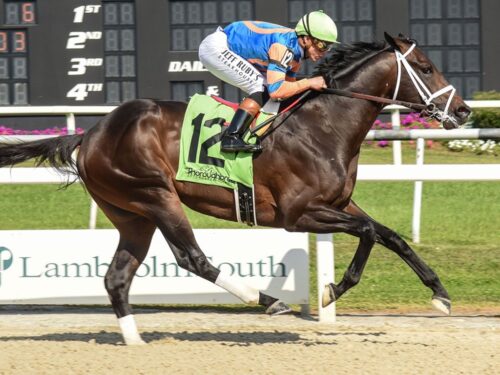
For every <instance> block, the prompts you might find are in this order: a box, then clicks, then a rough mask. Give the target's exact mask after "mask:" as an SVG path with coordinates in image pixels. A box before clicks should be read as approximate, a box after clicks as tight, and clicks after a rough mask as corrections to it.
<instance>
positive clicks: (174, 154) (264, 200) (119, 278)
mask: <svg viewBox="0 0 500 375" xmlns="http://www.w3.org/2000/svg"><path fill="white" fill-rule="evenodd" d="M403 68H404V70H403ZM314 74H316V75H323V77H324V78H325V81H326V82H327V85H328V86H329V87H331V88H336V89H342V90H349V92H361V93H364V94H369V95H372V96H376V97H379V98H385V99H388V98H391V97H392V98H393V99H396V98H397V99H399V100H405V101H408V102H410V103H419V104H422V103H423V104H424V106H428V107H433V108H434V109H433V111H432V112H433V115H434V116H437V117H439V118H440V119H441V120H442V121H443V126H444V127H445V128H446V129H451V128H456V127H458V126H459V125H461V124H463V123H464V122H465V121H466V120H467V118H468V116H469V115H470V112H471V111H470V108H469V107H468V106H467V105H466V104H465V103H464V101H463V100H462V99H461V98H460V97H459V96H458V95H453V94H454V89H453V88H451V86H449V85H448V83H447V82H446V80H445V78H444V77H443V75H442V74H441V73H440V72H439V71H438V70H437V69H436V67H435V65H434V64H433V63H432V62H431V61H429V59H428V58H427V57H426V56H425V55H424V53H423V52H422V51H421V50H420V49H419V48H417V47H416V46H415V43H413V41H411V40H410V39H406V38H401V37H399V38H395V37H391V36H389V35H388V34H386V42H373V43H361V42H360V43H354V44H352V45H346V46H342V45H341V46H339V47H338V48H336V49H335V50H334V51H332V52H330V53H329V55H328V56H327V57H326V58H325V60H324V61H323V62H322V63H320V64H319V65H318V67H317V68H316V70H315V73H314ZM383 106H384V103H380V102H377V101H373V100H366V99H357V98H350V97H345V96H338V95H329V94H328V93H313V95H310V96H309V97H308V98H307V100H305V102H303V103H302V104H301V105H300V106H299V107H298V108H297V109H296V110H295V111H294V112H293V113H292V114H291V115H287V116H286V119H285V120H284V122H283V123H282V124H281V125H280V126H279V127H277V128H275V129H273V131H272V132H271V133H269V134H268V135H267V136H265V137H264V139H263V146H264V151H263V152H262V153H260V154H258V155H255V156H254V160H253V164H254V186H255V210H256V215H257V219H258V223H259V224H260V225H264V226H269V227H280V228H285V229H286V230H288V231H299V232H312V233H333V232H345V233H348V234H350V235H353V236H356V237H358V238H359V245H358V247H357V249H356V251H355V254H354V257H353V259H352V262H351V263H350V265H349V267H348V269H347V271H346V272H345V274H344V275H343V277H342V280H341V281H340V282H339V283H338V284H334V283H331V284H329V285H326V286H325V287H324V292H323V301H322V303H323V305H328V304H329V303H331V302H333V301H335V300H336V299H338V298H339V297H341V296H342V295H343V294H344V293H345V292H346V291H347V290H348V289H350V288H351V287H353V286H354V285H356V284H357V283H358V282H359V280H360V277H361V274H362V272H363V269H364V267H365V264H366V262H367V259H368V257H369V255H370V251H371V249H372V247H373V245H374V244H375V242H378V243H380V244H382V245H384V246H385V247H387V248H388V249H390V250H392V251H393V252H395V253H396V254H397V255H398V256H400V257H401V258H402V259H403V260H404V261H405V262H406V263H407V264H408V265H409V266H410V267H411V268H412V269H413V271H414V272H415V273H416V274H417V275H418V277H419V278H420V280H421V281H422V282H423V284H424V285H425V286H427V287H429V288H430V289H431V290H432V292H433V295H432V302H433V305H434V306H435V307H436V308H438V309H439V310H441V311H443V312H444V313H447V314H449V313H450V308H451V302H450V298H449V295H448V293H447V291H446V289H445V288H444V286H443V285H442V284H441V281H440V280H439V278H438V276H437V275H436V274H435V273H434V271H432V270H431V268H430V267H429V266H427V265H426V264H425V263H424V261H423V260H422V259H420V258H419V257H418V256H417V255H416V254H415V252H414V251H413V250H412V249H411V247H410V246H409V245H408V244H407V243H406V242H405V241H404V240H403V239H402V238H401V237H400V236H399V235H398V234H397V233H395V232H394V231H393V230H391V229H389V228H387V227H385V226H383V225H381V224H379V223H378V222H376V221H375V220H374V219H372V218H371V217H369V216H368V215H367V214H366V213H365V212H364V211H363V210H362V209H361V208H359V207H358V206H357V205H356V203H355V202H354V201H353V200H352V199H351V196H352V193H353V189H354V186H355V183H356V172H357V166H358V158H359V154H360V147H361V144H362V142H363V140H364V138H365V136H366V134H367V132H368V131H369V129H370V127H371V125H372V124H373V122H374V121H375V119H376V118H377V115H378V114H379V113H380V111H381V110H382V108H383ZM186 107H187V104H186V103H183V102H175V101H156V100H132V101H129V102H126V103H124V104H122V105H120V106H119V107H118V108H116V109H115V110H114V111H112V112H111V113H110V114H108V115H107V116H105V117H104V118H103V119H102V120H101V121H100V122H99V123H98V124H97V125H96V126H94V127H93V128H91V129H90V130H88V131H87V132H86V133H85V134H75V135H67V136H62V137H58V138H51V139H45V140H38V141H32V142H23V143H17V144H11V145H1V147H0V166H1V167H3V166H11V165H13V164H16V163H19V162H22V161H25V160H29V159H32V158H36V159H37V165H40V164H41V163H44V162H48V164H50V165H51V166H53V167H54V168H57V169H60V170H65V171H68V170H72V171H73V172H74V173H76V174H77V176H78V177H79V178H80V179H81V180H82V182H83V183H84V185H85V187H86V189H87V191H88V192H89V193H90V195H91V196H92V198H93V199H94V200H95V201H96V202H97V204H98V205H99V207H100V208H101V209H102V211H103V212H104V213H105V214H106V216H107V217H108V218H109V220H110V221H111V222H112V223H113V224H114V225H115V227H116V228H117V229H118V231H119V233H120V239H119V243H118V247H117V249H116V253H115V255H114V258H113V260H112V262H111V264H110V266H109V269H108V271H107V274H106V276H105V287H106V290H107V292H108V295H109V298H110V300H111V304H112V306H113V309H114V312H115V314H116V316H117V318H118V322H119V325H120V327H121V330H122V334H123V336H124V340H125V342H126V343H127V344H141V343H144V342H143V341H142V339H141V337H140V335H139V333H138V330H137V327H136V325H135V320H134V317H133V314H132V309H131V306H130V305H129V302H128V294H129V289H130V286H131V282H132V279H133V277H134V275H135V272H136V270H137V268H138V267H139V266H140V264H141V263H142V261H143V260H144V258H145V256H146V254H147V252H148V248H149V245H150V242H151V238H152V236H153V233H154V231H155V229H156V228H158V229H160V231H161V233H162V234H163V236H164V237H165V239H166V241H167V243H168V244H169V245H170V248H171V250H172V251H173V253H174V255H175V258H176V261H177V263H178V264H179V266H180V267H182V268H184V269H186V270H188V271H190V272H192V273H194V274H196V275H198V276H200V277H202V278H204V279H206V280H209V281H211V282H212V283H215V284H216V285H219V286H221V287H222V288H224V289H226V290H227V291H229V292H230V293H232V294H234V295H236V296H237V297H239V298H240V299H241V300H243V301H244V302H247V303H258V304H260V305H262V306H264V307H265V308H266V312H267V313H268V314H279V313H284V312H288V311H290V309H289V307H288V306H287V305H286V304H285V303H283V302H282V301H279V300H277V299H275V298H273V297H271V296H268V295H266V294H264V293H262V292H259V291H256V290H254V289H252V288H250V287H248V286H246V285H244V284H242V283H240V282H237V281H235V280H234V279H231V277H230V276H229V275H226V274H223V273H222V272H220V271H219V270H218V269H217V268H215V267H214V266H213V265H212V264H211V263H210V262H209V261H208V260H207V258H206V256H205V255H204V253H203V252H202V250H201V249H200V247H199V246H198V244H197V243H196V240H195V237H194V234H193V230H192V227H191V225H190V223H189V221H188V219H187V217H186V215H185V213H184V211H183V208H182V203H184V204H186V205H187V206H188V207H190V208H192V209H194V210H196V211H199V212H202V213H205V214H208V215H211V216H214V217H217V218H221V219H225V220H232V221H236V209H235V207H234V202H233V198H234V196H233V192H232V191H231V190H230V189H227V188H223V187H217V186H208V185H200V184H195V183H191V182H183V181H178V180H176V178H175V176H176V171H177V168H178V165H179V137H180V133H181V124H182V120H183V116H184V113H185V111H186ZM284 117H285V115H282V116H280V117H278V119H277V120H276V121H278V120H280V118H282V119H283V118H284ZM77 148H79V152H78V156H77V159H76V161H75V160H74V159H73V158H72V153H73V151H74V150H76V149H77Z"/></svg>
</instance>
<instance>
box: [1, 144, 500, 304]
mask: <svg viewBox="0 0 500 375" xmlns="http://www.w3.org/2000/svg"><path fill="white" fill-rule="evenodd" d="M414 158H415V156H414V150H412V149H411V147H404V148H403V162H405V163H411V162H414ZM391 161H392V150H391V149H383V150H381V149H375V148H366V149H364V150H363V152H362V157H361V163H363V164H367V163H391ZM450 162H452V163H500V158H499V157H495V156H487V155H483V156H478V155H473V154H470V153H451V152H448V151H446V150H444V149H443V148H440V147H438V148H436V149H433V150H426V163H450ZM0 193H1V194H2V196H3V197H4V199H2V200H0V229H49V228H50V229H73V228H87V227H88V221H89V204H90V199H89V196H88V195H87V194H86V193H85V191H84V190H83V189H82V188H81V187H80V186H78V185H76V184H75V185H73V186H70V187H69V188H68V189H67V190H66V191H58V190H57V186H55V185H0ZM354 200H355V201H356V202H357V203H358V204H359V205H360V206H361V207H362V208H363V209H364V210H365V211H366V212H368V213H369V214H370V215H371V216H372V217H373V218H374V219H376V220H377V221H379V222H381V223H383V224H384V225H386V226H388V227H390V228H392V229H394V230H395V231H396V232H398V233H399V234H400V235H401V236H402V237H403V238H405V239H406V240H407V241H408V242H409V243H410V244H411V217H412V204H413V184H412V183H404V182H400V183H379V182H359V183H358V185H357V187H356V190H355V194H354ZM186 212H187V214H188V217H189V218H190V220H191V223H192V224H193V226H194V227H195V228H247V227H246V226H245V225H242V224H237V223H231V222H227V221H222V220H218V219H214V218H211V217H208V216H205V215H201V214H198V213H195V212H193V211H191V210H189V209H187V208H186ZM97 226H98V227H99V228H111V227H112V226H111V224H110V222H109V221H108V220H107V219H106V218H105V217H104V215H103V214H102V213H101V212H99V215H98V221H97ZM314 237H315V236H314V235H311V240H310V243H311V268H312V270H311V271H312V272H311V280H310V282H311V296H312V301H311V304H312V306H314V305H315V304H316V284H315V281H316V280H315V272H314V271H315V242H314ZM411 245H412V247H413V248H414V249H415V250H416V252H417V253H418V254H419V255H420V257H421V258H423V259H424V260H425V261H426V262H427V263H428V264H429V265H430V266H431V267H432V268H433V269H434V270H435V271H436V272H437V273H438V275H439V276H440V278H441V281H442V282H443V284H444V285H445V287H446V288H447V289H448V291H449V293H450V296H451V298H452V300H453V303H454V307H455V308H456V307H458V308H459V309H466V310H474V309H494V310H495V311H498V310H499V309H500V278H499V271H500V184H499V183H496V182H458V183H445V182H434V183H428V182H426V183H424V185H423V206H422V223H421V244H418V245H415V244H411ZM356 246H357V239H356V238H353V237H350V236H347V235H342V234H339V235H335V258H336V259H335V273H336V280H337V281H339V280H340V278H341V276H342V275H343V273H344V271H345V270H346V268H347V266H348V264H349V263H350V261H351V259H352V256H353V254H354V251H355V249H356ZM430 297H431V292H430V290H428V289H427V288H426V287H425V286H423V285H422V283H421V282H420V280H419V279H418V278H417V277H416V275H415V274H414V273H413V271H411V270H410V268H409V267H408V266H407V265H406V264H405V263H404V262H403V261H401V260H400V259H399V258H398V257H397V256H396V255H395V254H393V253H392V252H390V251H389V250H387V249H385V248H383V247H381V246H378V245H377V246H375V248H374V249H373V251H372V254H371V257H370V259H369V261H368V264H367V266H366V269H365V272H364V275H363V278H362V280H361V283H360V284H359V285H358V286H356V287H355V288H353V289H352V290H351V291H349V292H348V293H347V294H346V295H345V296H343V297H342V298H341V299H340V300H339V301H338V303H337V308H338V310H339V311H350V310H357V311H360V310H380V309H384V310H387V309H389V310H390V309H401V308H402V309H412V311H414V310H428V309H431V307H430V304H429V302H430Z"/></svg>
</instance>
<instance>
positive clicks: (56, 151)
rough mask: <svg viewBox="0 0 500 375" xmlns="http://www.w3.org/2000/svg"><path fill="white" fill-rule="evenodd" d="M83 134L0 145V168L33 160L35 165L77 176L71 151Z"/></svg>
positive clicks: (77, 144) (79, 142)
mask: <svg viewBox="0 0 500 375" xmlns="http://www.w3.org/2000/svg"><path fill="white" fill-rule="evenodd" d="M82 139H83V134H71V135H64V136H60V137H54V138H48V139H41V140H37V141H31V142H22V141H21V142H16V143H4V144H0V167H7V166H13V165H15V164H18V163H22V162H23V161H26V160H30V159H34V161H35V165H36V166H37V167H38V166H39V165H41V164H43V163H46V164H48V165H50V166H51V167H53V168H55V169H56V170H58V171H60V172H63V173H71V174H74V175H78V170H77V167H76V161H75V160H74V159H73V158H72V156H71V154H72V153H73V151H74V150H75V149H76V148H77V147H78V146H79V145H80V144H81V143H82Z"/></svg>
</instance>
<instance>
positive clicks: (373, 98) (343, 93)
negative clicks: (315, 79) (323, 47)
mask: <svg viewBox="0 0 500 375" xmlns="http://www.w3.org/2000/svg"><path fill="white" fill-rule="evenodd" d="M321 93H324V94H332V95H338V96H346V97H348V98H355V99H364V100H369V101H372V102H378V103H384V104H397V105H401V106H403V107H407V108H410V109H414V110H417V111H424V110H425V111H432V110H434V104H432V103H431V104H430V105H426V104H420V103H412V102H405V101H403V100H394V99H387V98H383V97H381V96H373V95H368V94H361V93H359V92H352V91H347V90H341V89H330V88H328V89H323V90H322V91H321Z"/></svg>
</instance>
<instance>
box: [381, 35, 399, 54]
mask: <svg viewBox="0 0 500 375" xmlns="http://www.w3.org/2000/svg"><path fill="white" fill-rule="evenodd" d="M384 37H385V40H386V41H387V43H389V45H390V46H391V47H392V48H394V50H396V51H399V50H400V49H399V46H398V44H397V43H396V41H395V40H394V38H393V37H392V36H390V35H389V34H388V33H387V32H385V31H384Z"/></svg>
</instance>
